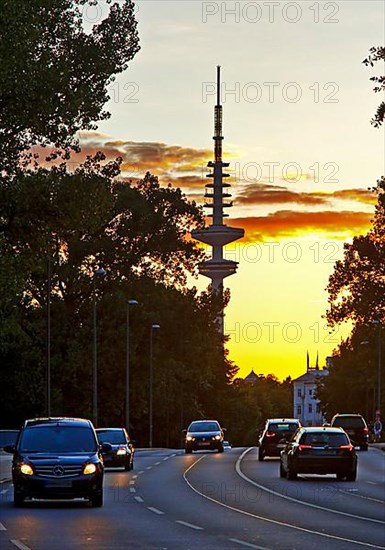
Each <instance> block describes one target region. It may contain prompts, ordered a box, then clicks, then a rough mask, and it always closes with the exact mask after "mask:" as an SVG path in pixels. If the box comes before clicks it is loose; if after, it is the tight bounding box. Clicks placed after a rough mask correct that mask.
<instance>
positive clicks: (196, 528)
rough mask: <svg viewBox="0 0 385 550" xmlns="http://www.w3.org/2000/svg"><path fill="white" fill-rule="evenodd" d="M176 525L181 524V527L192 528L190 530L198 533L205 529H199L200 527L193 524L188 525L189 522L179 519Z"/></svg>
mask: <svg viewBox="0 0 385 550" xmlns="http://www.w3.org/2000/svg"><path fill="white" fill-rule="evenodd" d="M175 523H179V524H180V525H184V526H185V527H190V529H195V530H196V531H203V527H199V525H194V524H193V523H188V522H187V521H182V520H180V519H177V520H176V522H175Z"/></svg>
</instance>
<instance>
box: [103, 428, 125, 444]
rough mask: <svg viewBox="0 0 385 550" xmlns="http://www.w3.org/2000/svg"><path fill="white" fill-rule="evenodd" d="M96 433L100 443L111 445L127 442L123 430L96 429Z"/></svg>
mask: <svg viewBox="0 0 385 550" xmlns="http://www.w3.org/2000/svg"><path fill="white" fill-rule="evenodd" d="M96 435H97V436H98V439H99V441H100V443H111V445H119V444H120V445H125V444H126V443H127V441H126V438H125V435H124V432H123V430H104V431H103V430H100V431H99V430H97V431H96Z"/></svg>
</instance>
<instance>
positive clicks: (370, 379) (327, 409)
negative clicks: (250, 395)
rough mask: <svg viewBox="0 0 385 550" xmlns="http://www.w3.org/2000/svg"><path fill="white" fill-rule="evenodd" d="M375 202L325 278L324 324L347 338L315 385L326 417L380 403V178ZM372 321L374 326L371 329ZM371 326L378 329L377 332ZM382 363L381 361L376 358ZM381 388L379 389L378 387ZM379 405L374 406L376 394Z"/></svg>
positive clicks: (383, 276) (382, 112)
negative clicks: (367, 221) (367, 224)
mask: <svg viewBox="0 0 385 550" xmlns="http://www.w3.org/2000/svg"><path fill="white" fill-rule="evenodd" d="M384 59H385V48H383V47H374V48H371V50H370V55H369V56H368V57H367V59H365V60H364V63H365V64H366V65H370V66H374V63H375V62H377V61H380V60H384ZM371 80H372V81H374V82H376V84H377V86H376V87H375V88H374V91H375V92H381V91H383V90H384V89H385V77H384V76H380V77H376V76H375V77H372V78H371ZM384 116H385V103H384V102H382V103H381V104H380V105H379V107H378V109H377V112H376V115H375V117H374V118H373V119H372V121H371V123H372V124H373V125H374V126H375V127H376V128H379V127H380V126H381V124H382V123H383V120H384ZM373 192H377V194H378V200H377V204H376V207H375V213H374V219H373V227H372V228H371V229H370V230H369V231H368V233H367V234H366V235H360V236H356V237H354V238H353V242H352V243H345V245H344V257H343V259H342V260H340V261H338V262H337V263H336V264H335V267H334V272H333V273H332V275H331V276H330V278H329V284H328V287H327V290H328V292H329V309H328V310H327V312H326V317H327V320H328V323H329V324H330V325H335V324H340V323H343V322H345V321H350V322H352V324H353V330H352V334H351V335H350V337H349V338H347V339H346V340H345V341H343V342H342V343H341V344H340V346H339V348H338V349H337V350H335V352H334V354H333V366H332V368H331V370H330V375H329V377H325V379H324V380H323V381H322V385H320V386H319V388H318V391H317V395H318V397H319V398H320V400H321V407H322V410H323V412H324V414H325V416H326V417H327V418H329V419H330V417H331V416H332V415H333V414H335V413H336V412H341V411H354V412H360V413H361V414H363V415H365V416H366V417H367V418H374V413H375V410H377V408H382V410H383V405H384V402H385V399H384V397H385V383H384V382H385V380H384V377H383V376H381V370H383V368H382V364H381V363H380V361H381V355H380V347H382V349H385V339H384V330H381V328H382V327H383V326H384V324H385V178H384V177H382V178H381V179H380V180H378V181H377V186H376V187H374V188H373ZM373 321H375V322H376V323H377V324H376V325H374V324H373ZM375 327H379V329H378V330H376V329H375ZM382 362H383V360H382ZM379 384H381V387H380V388H379V387H378V385H379ZM379 394H380V395H381V397H382V399H381V403H378V395H379Z"/></svg>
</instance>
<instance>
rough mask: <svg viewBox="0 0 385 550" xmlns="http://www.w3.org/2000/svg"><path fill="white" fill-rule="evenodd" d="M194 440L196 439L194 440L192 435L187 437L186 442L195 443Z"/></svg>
mask: <svg viewBox="0 0 385 550" xmlns="http://www.w3.org/2000/svg"><path fill="white" fill-rule="evenodd" d="M193 440H194V438H193V436H192V435H188V436H187V437H186V441H193Z"/></svg>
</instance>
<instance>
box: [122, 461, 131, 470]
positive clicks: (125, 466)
mask: <svg viewBox="0 0 385 550" xmlns="http://www.w3.org/2000/svg"><path fill="white" fill-rule="evenodd" d="M124 469H125V470H126V472H129V471H130V470H131V469H132V468H131V464H130V462H127V464H125V465H124Z"/></svg>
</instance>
